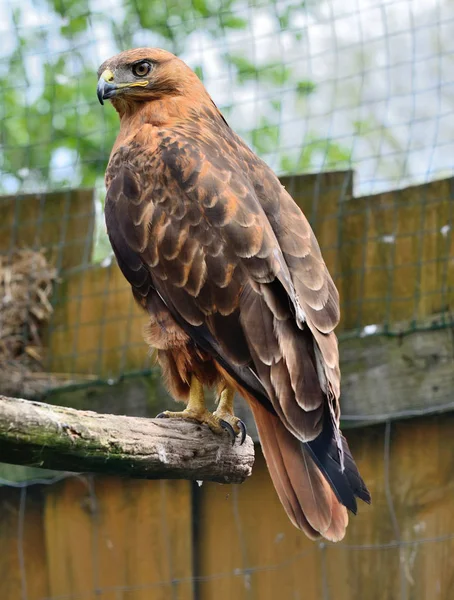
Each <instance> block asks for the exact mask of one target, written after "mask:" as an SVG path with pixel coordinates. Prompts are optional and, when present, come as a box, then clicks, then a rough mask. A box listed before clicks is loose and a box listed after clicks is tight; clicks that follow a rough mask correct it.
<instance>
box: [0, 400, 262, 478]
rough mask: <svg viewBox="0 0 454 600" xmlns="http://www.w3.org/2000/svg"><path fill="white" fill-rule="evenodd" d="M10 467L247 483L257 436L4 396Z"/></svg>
mask: <svg viewBox="0 0 454 600" xmlns="http://www.w3.org/2000/svg"><path fill="white" fill-rule="evenodd" d="M0 457H1V460H2V461H3V462H9V463H13V464H19V465H21V464H22V465H28V466H42V467H43V468H47V469H63V470H65V471H76V472H78V471H94V472H101V473H113V474H116V475H129V476H131V477H137V478H144V479H193V480H205V479H207V480H208V479H212V480H213V481H219V482H221V483H229V482H241V481H243V480H244V479H245V478H246V477H247V476H248V475H250V472H251V468H252V464H253V462H254V448H253V443H252V440H251V439H250V438H246V440H245V442H244V444H243V445H240V444H239V443H238V442H236V443H235V444H234V445H232V440H231V438H230V437H229V436H228V435H227V433H226V432H225V433H223V434H222V435H219V434H218V435H216V434H215V433H213V432H212V431H211V430H210V429H209V428H208V427H207V426H201V425H199V424H196V423H190V422H187V421H184V420H181V419H173V420H172V419H154V420H152V419H139V418H136V417H124V416H117V415H102V414H98V413H94V412H88V411H77V410H74V409H72V408H64V407H61V406H51V405H49V404H42V403H39V402H30V401H28V400H19V399H13V398H5V397H4V396H0Z"/></svg>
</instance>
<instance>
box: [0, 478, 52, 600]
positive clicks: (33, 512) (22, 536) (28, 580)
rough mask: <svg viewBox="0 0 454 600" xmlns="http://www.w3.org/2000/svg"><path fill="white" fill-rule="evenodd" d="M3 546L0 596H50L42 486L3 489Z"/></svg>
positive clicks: (13, 599) (34, 599)
mask: <svg viewBox="0 0 454 600" xmlns="http://www.w3.org/2000/svg"><path fill="white" fill-rule="evenodd" d="M0 548H1V552H0V598H1V599H2V600H18V599H19V598H20V599H22V598H26V599H27V600H42V599H43V598H46V597H48V595H49V581H48V572H47V564H46V553H45V545H44V528H43V506H42V494H41V490H40V489H37V488H33V489H23V490H20V489H7V488H5V487H2V488H1V489H0Z"/></svg>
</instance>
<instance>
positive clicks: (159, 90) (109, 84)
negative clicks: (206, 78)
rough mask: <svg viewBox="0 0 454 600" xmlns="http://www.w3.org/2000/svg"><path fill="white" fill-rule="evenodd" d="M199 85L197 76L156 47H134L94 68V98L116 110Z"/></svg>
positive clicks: (177, 60)
mask: <svg viewBox="0 0 454 600" xmlns="http://www.w3.org/2000/svg"><path fill="white" fill-rule="evenodd" d="M194 86H196V88H195V89H197V88H199V89H200V88H201V89H204V88H203V85H202V83H201V82H200V80H199V79H198V77H197V75H196V74H195V73H194V72H193V71H192V70H191V69H190V68H189V67H188V66H187V65H186V64H185V63H184V62H183V61H182V60H180V59H179V58H177V57H176V56H175V55H174V54H171V53H170V52H167V51H165V50H160V49H158V48H136V49H134V50H127V51H125V52H121V53H120V54H117V55H116V56H113V57H112V58H109V59H108V60H106V61H105V62H104V63H103V64H102V65H101V66H100V67H99V70H98V88H97V92H98V99H99V101H100V102H101V104H104V100H111V101H112V103H113V104H114V106H115V107H116V108H117V109H118V108H119V107H120V106H121V105H122V104H129V105H134V104H137V103H143V102H147V101H149V100H155V99H158V98H162V97H163V96H177V95H184V94H185V90H189V89H191V91H194Z"/></svg>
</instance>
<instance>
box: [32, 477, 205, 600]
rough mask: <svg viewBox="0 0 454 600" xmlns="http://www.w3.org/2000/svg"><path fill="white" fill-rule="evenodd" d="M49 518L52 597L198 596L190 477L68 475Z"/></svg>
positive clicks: (49, 496) (138, 599) (50, 500)
mask: <svg viewBox="0 0 454 600" xmlns="http://www.w3.org/2000/svg"><path fill="white" fill-rule="evenodd" d="M44 515H45V518H44V528H45V540H46V552H47V561H48V562H47V564H48V571H49V587H50V592H51V593H50V596H51V597H66V595H67V594H68V595H70V596H69V597H71V598H73V597H74V598H79V597H80V598H84V600H85V599H86V600H95V599H96V598H99V597H100V596H101V597H102V598H103V600H104V599H105V600H118V599H121V600H149V599H150V598H153V600H167V599H168V598H178V600H193V598H194V596H193V582H192V579H191V575H192V552H193V550H192V529H191V515H192V513H191V489H190V484H189V483H188V482H187V481H139V480H134V481H132V480H126V479H120V478H113V477H105V476H99V477H96V478H90V477H80V478H78V479H68V480H66V481H63V482H61V483H60V484H58V485H54V486H52V487H51V488H50V489H48V490H47V493H46V496H45V512H44Z"/></svg>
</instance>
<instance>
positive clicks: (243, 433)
mask: <svg viewBox="0 0 454 600" xmlns="http://www.w3.org/2000/svg"><path fill="white" fill-rule="evenodd" d="M238 427H239V428H240V432H241V438H240V446H242V445H243V444H244V440H245V439H246V433H247V429H246V425H245V424H244V423H243V421H241V420H238Z"/></svg>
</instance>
